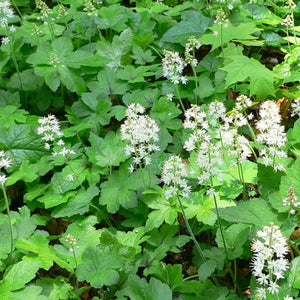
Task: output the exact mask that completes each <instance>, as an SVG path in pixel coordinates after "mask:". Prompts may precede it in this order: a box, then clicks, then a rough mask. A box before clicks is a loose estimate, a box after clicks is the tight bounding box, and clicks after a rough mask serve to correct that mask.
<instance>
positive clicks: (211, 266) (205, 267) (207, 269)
mask: <svg viewBox="0 0 300 300" xmlns="http://www.w3.org/2000/svg"><path fill="white" fill-rule="evenodd" d="M216 267H217V265H216V262H215V261H213V260H208V261H206V262H204V263H203V264H202V265H201V266H200V268H199V270H198V276H199V280H202V281H205V280H206V279H207V278H208V277H209V276H210V275H211V274H212V273H213V272H214V271H215V269H216Z"/></svg>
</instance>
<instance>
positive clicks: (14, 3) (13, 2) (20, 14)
mask: <svg viewBox="0 0 300 300" xmlns="http://www.w3.org/2000/svg"><path fill="white" fill-rule="evenodd" d="M11 2H12V5H13V7H14V8H15V9H16V11H17V13H18V15H19V16H20V18H21V19H23V15H22V13H21V12H20V10H19V8H18V6H17V5H16V2H15V1H14V0H11Z"/></svg>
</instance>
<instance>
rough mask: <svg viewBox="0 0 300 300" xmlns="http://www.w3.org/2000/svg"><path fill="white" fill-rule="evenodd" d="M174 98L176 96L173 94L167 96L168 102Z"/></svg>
mask: <svg viewBox="0 0 300 300" xmlns="http://www.w3.org/2000/svg"><path fill="white" fill-rule="evenodd" d="M173 97H174V94H172V93H170V94H167V100H169V101H172V100H173Z"/></svg>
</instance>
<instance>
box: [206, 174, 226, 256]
mask: <svg viewBox="0 0 300 300" xmlns="http://www.w3.org/2000/svg"><path fill="white" fill-rule="evenodd" d="M210 183H211V187H212V188H214V183H213V179H212V177H210ZM213 198H214V203H215V208H216V213H217V219H218V225H219V228H220V233H221V237H222V241H223V245H224V250H225V254H226V256H227V257H228V253H227V247H226V243H225V238H224V234H223V229H222V226H221V221H220V219H221V218H220V214H219V209H218V203H217V198H216V195H215V194H213Z"/></svg>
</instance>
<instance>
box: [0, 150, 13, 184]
mask: <svg viewBox="0 0 300 300" xmlns="http://www.w3.org/2000/svg"><path fill="white" fill-rule="evenodd" d="M11 166H12V160H11V159H10V158H9V157H8V156H7V154H6V153H5V151H3V150H1V151H0V171H1V169H2V168H10V167H11ZM5 182H6V175H5V174H1V173H0V184H2V185H5Z"/></svg>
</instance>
